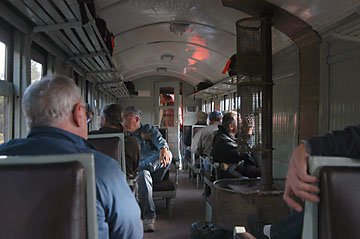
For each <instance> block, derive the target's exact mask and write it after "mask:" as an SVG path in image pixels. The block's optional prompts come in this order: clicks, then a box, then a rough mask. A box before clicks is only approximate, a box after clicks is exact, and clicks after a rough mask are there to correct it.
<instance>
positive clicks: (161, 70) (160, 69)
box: [156, 67, 167, 72]
mask: <svg viewBox="0 0 360 239" xmlns="http://www.w3.org/2000/svg"><path fill="white" fill-rule="evenodd" d="M156 71H157V72H166V71H167V68H166V67H158V68H156Z"/></svg>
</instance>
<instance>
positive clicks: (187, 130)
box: [182, 125, 192, 146]
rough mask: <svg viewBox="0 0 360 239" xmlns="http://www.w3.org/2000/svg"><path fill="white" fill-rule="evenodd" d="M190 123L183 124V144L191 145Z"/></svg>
mask: <svg viewBox="0 0 360 239" xmlns="http://www.w3.org/2000/svg"><path fill="white" fill-rule="evenodd" d="M191 131H192V125H183V134H182V137H183V142H184V145H185V146H191Z"/></svg>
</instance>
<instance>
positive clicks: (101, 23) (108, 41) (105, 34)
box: [95, 18, 115, 56]
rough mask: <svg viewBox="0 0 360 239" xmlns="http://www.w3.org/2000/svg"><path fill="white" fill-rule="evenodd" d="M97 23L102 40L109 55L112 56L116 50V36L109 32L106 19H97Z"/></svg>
mask: <svg viewBox="0 0 360 239" xmlns="http://www.w3.org/2000/svg"><path fill="white" fill-rule="evenodd" d="M95 23H96V27H97V28H98V30H99V33H100V35H101V37H102V39H103V40H104V42H105V45H106V48H107V49H108V50H109V53H110V55H111V56H112V55H113V52H114V48H115V43H114V34H113V33H112V32H110V31H109V29H108V28H107V26H106V22H105V20H104V19H102V18H96V19H95Z"/></svg>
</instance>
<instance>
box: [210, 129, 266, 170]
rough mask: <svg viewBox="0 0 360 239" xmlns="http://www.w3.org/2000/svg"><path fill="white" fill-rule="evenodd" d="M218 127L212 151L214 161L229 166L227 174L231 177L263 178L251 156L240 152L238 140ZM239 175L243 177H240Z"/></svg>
mask: <svg viewBox="0 0 360 239" xmlns="http://www.w3.org/2000/svg"><path fill="white" fill-rule="evenodd" d="M218 127H219V130H218V131H217V132H216V133H215V136H214V141H213V144H212V149H211V156H212V157H213V159H214V161H215V162H219V163H226V164H229V165H230V167H229V169H228V171H227V173H228V174H229V175H228V176H230V177H231V176H233V177H239V176H247V177H259V176H261V172H260V169H259V168H258V167H257V166H256V164H255V163H254V162H253V161H252V160H251V159H250V157H249V155H248V154H247V153H240V152H239V151H238V144H237V139H236V138H233V137H232V136H231V135H230V134H228V133H227V132H226V130H225V128H224V127H223V126H222V125H219V126H218ZM236 172H237V173H236ZM238 173H240V174H241V175H238ZM230 174H231V175H230ZM228 176H226V177H228Z"/></svg>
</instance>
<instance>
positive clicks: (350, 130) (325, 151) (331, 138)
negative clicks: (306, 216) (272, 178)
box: [284, 126, 360, 211]
mask: <svg viewBox="0 0 360 239" xmlns="http://www.w3.org/2000/svg"><path fill="white" fill-rule="evenodd" d="M359 149H360V127H359V126H349V127H347V128H345V129H344V130H339V131H332V132H329V133H327V134H325V135H324V136H317V137H312V138H310V139H309V140H308V141H306V142H305V144H301V145H299V146H298V147H296V148H295V149H294V151H293V153H292V155H291V158H290V161H289V169H288V173H287V177H286V188H285V192H284V200H285V201H286V202H287V204H288V205H289V206H290V207H292V208H294V209H296V210H297V211H301V210H302V208H301V206H300V205H299V204H298V203H296V202H295V201H294V200H293V199H292V196H294V195H295V196H297V197H299V198H301V199H302V200H308V201H310V202H319V201H320V199H319V197H318V196H317V195H316V194H317V193H319V192H320V189H319V188H318V187H317V186H315V185H313V184H312V183H314V182H316V181H317V178H316V177H313V176H310V175H309V174H308V173H307V163H308V157H309V155H318V156H339V157H350V158H360V150H359Z"/></svg>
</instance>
